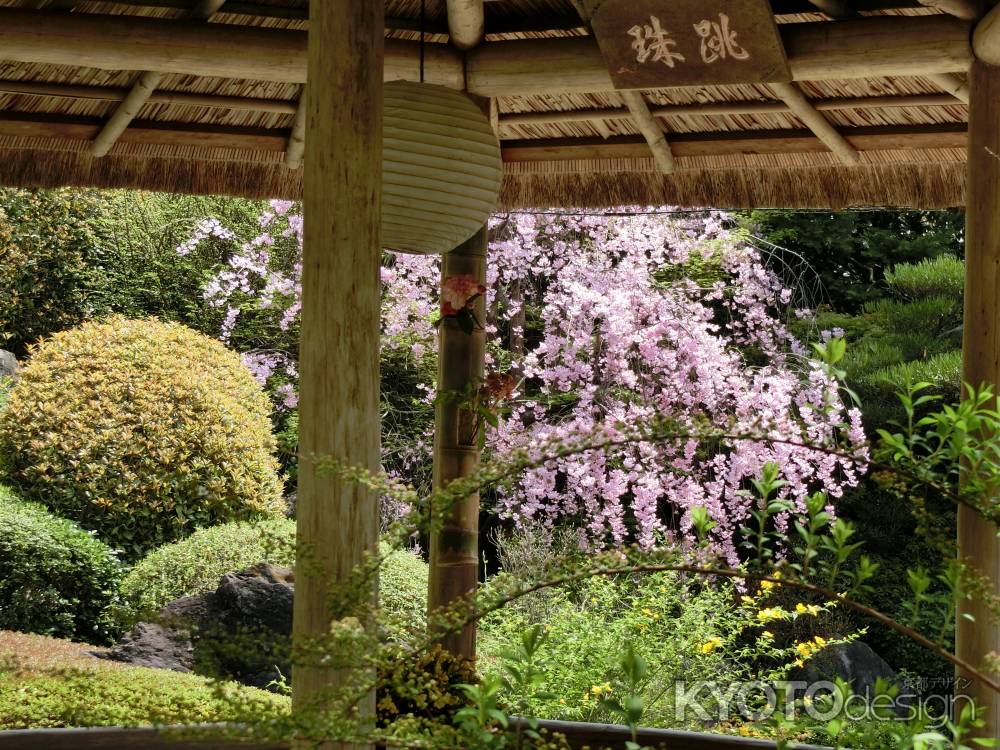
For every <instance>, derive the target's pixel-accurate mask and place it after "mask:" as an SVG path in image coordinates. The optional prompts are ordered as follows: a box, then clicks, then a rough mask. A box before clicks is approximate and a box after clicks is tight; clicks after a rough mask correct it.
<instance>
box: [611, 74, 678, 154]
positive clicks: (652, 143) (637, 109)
mask: <svg viewBox="0 0 1000 750" xmlns="http://www.w3.org/2000/svg"><path fill="white" fill-rule="evenodd" d="M620 94H621V97H622V100H623V101H624V102H625V106H626V107H628V111H629V114H630V115H632V122H634V123H635V126H636V127H637V128H639V132H640V133H642V137H643V138H645V139H646V143H647V144H648V145H649V150H650V152H651V153H652V154H653V161H655V162H656V166H657V167H659V169H660V171H661V172H663V173H664V174H673V172H674V169H675V166H674V155H673V153H671V151H670V144H669V143H667V137H666V136H665V135H664V134H663V128H661V127H660V124H659V123H658V122H657V121H656V118H655V117H653V115H652V114H651V113H650V111H649V105H648V104H647V103H646V100H645V99H644V98H643V96H642V94H641V93H640V92H638V91H622V92H620Z"/></svg>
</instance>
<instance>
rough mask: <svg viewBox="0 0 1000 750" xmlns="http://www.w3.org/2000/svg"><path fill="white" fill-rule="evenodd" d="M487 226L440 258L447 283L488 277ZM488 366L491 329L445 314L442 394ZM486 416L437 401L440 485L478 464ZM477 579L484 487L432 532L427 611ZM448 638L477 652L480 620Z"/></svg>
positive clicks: (466, 652)
mask: <svg viewBox="0 0 1000 750" xmlns="http://www.w3.org/2000/svg"><path fill="white" fill-rule="evenodd" d="M486 246H487V231H486V227H483V228H482V229H480V230H479V231H478V232H476V233H475V234H474V235H473V236H472V237H470V238H469V239H468V240H466V241H465V242H463V243H462V244H461V245H459V246H458V247H457V248H455V249H454V250H452V251H451V252H450V253H446V254H445V256H444V258H443V259H442V262H441V283H442V288H443V285H444V282H445V279H447V278H448V277H450V276H461V275H468V276H472V277H473V278H474V279H476V280H477V281H478V282H479V283H480V284H483V285H485V284H486ZM473 304H474V312H475V315H476V319H477V320H479V321H480V322H482V321H485V320H486V300H485V297H484V296H480V297H479V298H478V299H476V301H475V302H474V303H473ZM485 369H486V332H485V331H484V330H483V329H482V328H481V327H477V328H476V329H475V330H474V331H473V332H472V333H471V334H468V333H465V332H464V331H463V330H462V329H461V328H459V326H458V323H457V321H456V320H455V319H454V318H442V320H441V325H440V326H439V327H438V377H437V386H438V393H445V392H454V393H464V392H467V391H468V390H469V389H470V388H472V389H476V388H479V387H480V386H481V385H482V383H483V378H484V374H485ZM481 420H482V418H481V416H480V415H479V414H478V413H476V412H475V411H473V410H472V409H470V408H468V407H467V405H463V404H461V403H459V402H457V401H454V400H448V401H443V400H442V401H439V402H438V404H437V405H436V406H435V408H434V486H435V487H446V486H448V484H449V483H450V482H452V481H454V480H455V479H460V478H462V477H469V476H471V475H473V474H474V473H475V472H476V471H477V470H478V469H479V459H480V449H479V438H480V430H484V429H486V427H485V425H482V424H480V422H481ZM478 581H479V493H478V492H474V493H470V494H469V495H467V496H466V497H464V498H462V499H461V500H460V501H459V502H458V503H456V504H455V505H454V506H453V508H452V512H451V513H450V514H449V515H448V517H447V519H446V520H445V522H444V524H443V526H442V527H441V528H440V529H438V530H436V531H432V532H431V539H430V581H429V585H428V597H427V610H428V615H429V616H430V615H432V614H433V613H434V611H435V610H437V609H439V608H441V607H446V606H447V605H449V604H452V603H453V602H455V601H456V600H461V599H462V598H463V597H466V596H467V595H468V594H469V593H470V592H472V591H475V589H476V586H477V584H478ZM442 645H443V646H444V647H445V648H446V649H447V650H448V651H450V652H452V653H453V654H458V655H460V656H464V657H466V658H467V659H474V658H475V656H476V627H475V624H473V623H469V624H467V625H466V626H465V627H464V628H463V629H462V630H461V631H459V632H450V633H448V634H447V635H445V636H444V637H443V639H442Z"/></svg>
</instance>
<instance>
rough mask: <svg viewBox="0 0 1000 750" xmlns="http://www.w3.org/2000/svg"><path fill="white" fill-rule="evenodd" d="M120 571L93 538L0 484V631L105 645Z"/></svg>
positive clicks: (112, 556)
mask: <svg viewBox="0 0 1000 750" xmlns="http://www.w3.org/2000/svg"><path fill="white" fill-rule="evenodd" d="M122 573H123V569H122V565H121V563H120V562H119V560H118V558H117V557H116V556H115V554H114V553H113V552H112V551H111V549H110V548H108V546H107V545H105V544H104V543H103V542H101V541H100V540H98V539H96V538H95V537H94V536H93V535H92V534H90V533H88V532H86V531H84V530H83V529H81V528H80V527H78V526H77V525H76V524H74V523H72V522H71V521H67V520H65V519H62V518H58V517H56V516H53V515H52V514H51V513H49V512H48V511H47V510H46V509H45V508H44V507H42V506H41V505H37V504H35V503H28V502H24V501H22V500H19V499H18V498H17V497H15V496H14V494H13V493H12V492H11V491H9V490H8V489H6V488H5V487H3V486H2V485H0V629H10V630H20V631H25V632H29V633H43V634H47V635H55V636H63V637H67V638H77V639H81V640H85V641H89V642H91V643H106V642H108V641H109V639H110V637H111V636H112V635H113V631H114V628H113V627H112V626H111V623H110V622H109V619H108V616H107V607H108V606H109V605H111V604H113V603H114V602H115V600H116V598H117V590H118V584H119V581H120V580H121V577H122ZM0 714H2V712H0Z"/></svg>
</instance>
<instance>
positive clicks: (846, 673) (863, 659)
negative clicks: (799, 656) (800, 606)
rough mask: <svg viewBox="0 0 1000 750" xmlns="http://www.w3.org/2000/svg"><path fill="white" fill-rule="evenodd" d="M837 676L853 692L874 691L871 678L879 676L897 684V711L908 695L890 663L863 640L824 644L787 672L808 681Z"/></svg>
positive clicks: (906, 701) (904, 703)
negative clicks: (818, 651)
mask: <svg viewBox="0 0 1000 750" xmlns="http://www.w3.org/2000/svg"><path fill="white" fill-rule="evenodd" d="M838 677H839V678H840V679H842V680H844V681H845V682H846V683H848V684H849V685H850V686H851V690H853V691H854V693H855V694H856V695H864V696H873V695H875V682H876V680H878V679H879V678H882V679H883V680H885V681H887V682H889V683H892V684H895V685H898V686H899V687H900V697H899V699H898V708H897V711H898V712H902V711H904V710H905V709H904V707H905V706H906V705H908V703H909V700H910V698H911V697H912V696H908V695H907V692H908V691H907V690H906V687H905V685H904V684H903V681H902V680H900V679H898V678H897V676H896V672H895V671H894V670H893V669H892V667H890V666H889V665H888V663H886V661H885V659H883V658H882V657H881V656H879V655H878V654H877V653H875V651H873V650H872V648H871V646H869V645H868V644H867V643H865V642H864V641H852V642H851V643H838V644H836V645H833V646H827V647H826V648H824V649H823V650H822V651H821V652H820V653H819V654H817V655H816V656H815V657H813V658H812V659H810V660H809V661H808V662H807V663H806V665H805V667H803V668H801V669H798V670H795V671H794V672H793V673H792V674H791V675H790V678H791V679H792V680H802V681H805V682H807V683H810V684H811V683H815V682H820V681H822V680H833V679H834V678H838Z"/></svg>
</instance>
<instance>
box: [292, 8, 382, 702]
mask: <svg viewBox="0 0 1000 750" xmlns="http://www.w3.org/2000/svg"><path fill="white" fill-rule="evenodd" d="M309 14H310V18H309V80H310V81H312V82H313V83H312V84H311V88H310V94H311V95H310V96H309V97H308V98H307V105H306V106H307V110H306V128H305V133H306V158H305V173H304V186H303V194H304V198H303V200H304V207H303V210H304V217H305V228H304V247H303V259H302V263H303V270H302V337H301V344H300V372H301V394H300V409H299V414H300V423H299V430H300V435H299V441H300V442H299V486H298V503H297V517H298V542H299V550H300V552H299V564H298V572H299V575H298V580H297V581H296V586H295V606H294V626H293V633H292V637H293V643H294V644H295V645H296V646H297V647H298V648H300V649H301V648H302V647H303V646H304V645H306V644H308V643H309V641H310V639H311V638H314V637H322V636H324V635H326V634H327V633H329V632H330V624H331V620H332V616H331V609H330V607H329V606H328V592H329V591H330V590H331V584H336V583H337V582H343V581H345V580H346V579H347V577H348V576H349V575H350V573H351V572H352V570H353V569H354V568H355V566H356V565H357V564H358V563H359V562H360V561H361V560H362V559H363V554H364V552H365V551H366V550H375V549H376V547H377V544H378V503H377V498H376V496H375V495H374V494H373V493H372V492H370V491H368V490H367V489H365V488H363V487H362V486H360V485H359V484H357V483H351V482H344V481H341V480H340V479H337V478H336V477H334V476H331V475H330V473H329V472H320V471H317V467H316V461H315V459H316V458H317V457H320V458H322V457H332V458H334V459H337V460H339V461H342V462H344V463H345V464H348V465H351V466H362V467H366V468H368V469H372V470H377V469H378V466H379V410H378V392H379V371H378V364H379V363H378V350H379V296H380V284H379V261H380V256H381V244H380V223H381V218H380V212H381V190H382V187H381V183H382V175H381V172H382V64H383V44H384V43H383V3H382V1H381V0H351V1H350V2H314V3H310V5H309ZM313 568H318V571H321V574H319V573H318V572H317V571H315V570H312V569H313ZM374 589H375V586H374V584H373V585H372V592H371V594H372V597H373V598H374V597H375V596H376V592H375V590H374ZM358 656H359V658H360V656H361V655H360V654H359V655H358ZM346 676H347V675H345V674H343V673H338V671H336V670H334V669H332V668H327V667H322V666H318V665H315V664H312V665H311V664H300V665H296V666H295V668H294V672H293V678H292V705H293V707H294V708H295V710H297V711H300V712H305V711H307V710H309V709H315V708H317V707H320V708H321V707H325V706H326V705H328V704H327V701H326V699H325V696H326V695H329V694H330V693H331V692H332V689H333V688H334V687H335V686H336V685H337V684H340V685H343V684H344V683H345V679H344V678H345V677H346ZM374 708H375V701H374V693H372V694H371V695H370V696H369V699H368V700H367V701H362V705H361V711H362V715H365V714H367V715H373V714H374Z"/></svg>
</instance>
